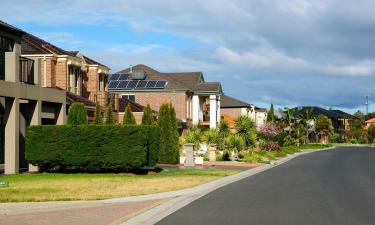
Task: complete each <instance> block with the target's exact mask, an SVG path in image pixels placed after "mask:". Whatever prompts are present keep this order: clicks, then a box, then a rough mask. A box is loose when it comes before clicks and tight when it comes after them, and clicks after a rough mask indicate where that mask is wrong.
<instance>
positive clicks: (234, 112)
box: [220, 108, 241, 119]
mask: <svg viewBox="0 0 375 225" xmlns="http://www.w3.org/2000/svg"><path fill="white" fill-rule="evenodd" d="M220 114H221V116H223V115H227V116H230V117H232V118H234V119H236V118H237V117H239V116H241V108H220Z"/></svg>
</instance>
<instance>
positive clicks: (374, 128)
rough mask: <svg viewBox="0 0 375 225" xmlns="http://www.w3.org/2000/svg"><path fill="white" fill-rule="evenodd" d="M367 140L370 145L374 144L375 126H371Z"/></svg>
mask: <svg viewBox="0 0 375 225" xmlns="http://www.w3.org/2000/svg"><path fill="white" fill-rule="evenodd" d="M367 138H368V143H369V144H372V143H374V139H375V125H373V124H372V125H370V126H369V128H368V131H367Z"/></svg>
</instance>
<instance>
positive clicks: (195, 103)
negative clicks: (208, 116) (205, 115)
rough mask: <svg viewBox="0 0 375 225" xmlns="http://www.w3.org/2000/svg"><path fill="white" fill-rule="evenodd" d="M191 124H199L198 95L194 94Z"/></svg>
mask: <svg viewBox="0 0 375 225" xmlns="http://www.w3.org/2000/svg"><path fill="white" fill-rule="evenodd" d="M192 111H193V121H192V122H193V125H198V124H199V96H198V95H194V96H193V100H192Z"/></svg>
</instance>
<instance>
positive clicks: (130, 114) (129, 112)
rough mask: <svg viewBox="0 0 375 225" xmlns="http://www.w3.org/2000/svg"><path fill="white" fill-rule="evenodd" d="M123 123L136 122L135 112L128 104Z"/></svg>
mask: <svg viewBox="0 0 375 225" xmlns="http://www.w3.org/2000/svg"><path fill="white" fill-rule="evenodd" d="M122 124H136V122H135V118H134V115H133V112H132V110H131V108H130V105H129V104H128V105H127V106H126V108H125V113H124V118H123V120H122Z"/></svg>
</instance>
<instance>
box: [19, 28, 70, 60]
mask: <svg viewBox="0 0 375 225" xmlns="http://www.w3.org/2000/svg"><path fill="white" fill-rule="evenodd" d="M21 50H22V54H56V55H69V56H76V55H75V54H74V52H71V51H66V50H64V49H62V48H59V47H57V46H56V45H53V44H51V43H49V42H47V41H45V40H43V39H40V38H38V37H36V36H34V35H32V34H29V33H26V34H25V35H23V36H22V45H21Z"/></svg>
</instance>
